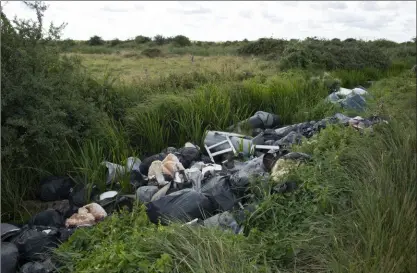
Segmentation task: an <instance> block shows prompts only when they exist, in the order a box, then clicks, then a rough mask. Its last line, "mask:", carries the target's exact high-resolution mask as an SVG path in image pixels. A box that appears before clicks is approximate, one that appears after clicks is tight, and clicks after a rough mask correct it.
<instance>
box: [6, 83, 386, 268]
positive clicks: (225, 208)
mask: <svg viewBox="0 0 417 273" xmlns="http://www.w3.org/2000/svg"><path fill="white" fill-rule="evenodd" d="M367 94H368V93H367V91H366V90H365V89H363V88H354V89H345V88H340V89H339V90H338V91H337V92H333V93H331V94H330V95H329V96H328V98H327V99H328V100H329V101H331V102H333V103H339V104H340V105H341V106H342V107H344V108H347V109H357V110H362V109H363V108H364V107H365V106H366V101H365V99H364V97H363V96H364V95H367ZM378 122H386V121H384V120H382V119H381V118H379V117H370V118H369V119H364V118H362V117H359V116H357V117H353V118H351V117H347V116H345V115H342V114H340V113H338V114H335V115H334V116H332V117H328V118H325V119H322V120H319V121H307V122H302V123H298V124H293V125H288V126H283V127H279V117H278V116H277V115H274V114H271V113H267V112H262V111H258V112H256V113H255V115H253V116H252V117H250V118H249V119H247V120H244V121H242V122H239V123H238V124H237V125H236V126H231V127H230V128H229V129H230V130H234V132H220V131H208V132H207V135H206V137H205V139H204V147H205V152H206V153H207V155H205V154H203V153H202V151H201V150H200V148H199V147H198V146H197V145H195V144H193V143H191V142H187V143H186V144H185V145H184V147H182V148H179V149H177V148H175V147H168V148H166V149H164V150H163V151H162V152H161V153H159V154H155V155H152V156H149V157H147V158H145V159H144V160H143V161H141V160H140V159H139V158H136V157H129V158H128V159H127V161H126V162H127V163H126V165H125V166H123V165H119V164H116V163H112V162H108V161H103V162H102V165H103V166H106V168H107V178H106V185H107V187H108V189H107V190H108V191H105V192H101V191H100V190H99V189H98V187H97V186H96V185H94V184H92V183H80V181H78V183H75V181H76V180H77V179H74V180H73V179H71V178H69V177H65V176H52V177H49V178H46V179H44V180H42V182H41V187H40V199H41V200H42V201H44V203H49V202H48V201H54V202H53V205H52V206H48V208H47V209H45V210H44V211H42V212H40V213H38V214H36V215H35V216H33V217H32V218H31V219H30V220H29V221H28V224H27V225H25V226H24V227H16V226H14V225H11V224H6V223H2V224H1V240H2V264H1V271H2V272H15V271H16V268H17V267H18V266H20V267H21V272H50V271H52V269H51V262H50V259H48V258H49V257H50V253H49V250H50V248H53V247H56V246H57V245H58V244H59V243H62V242H64V241H66V240H67V239H68V238H69V237H70V236H71V235H72V234H73V233H74V231H75V229H77V228H86V227H88V226H93V225H95V224H96V223H97V222H98V221H101V220H103V219H104V218H105V217H107V216H108V215H111V214H112V213H114V212H117V211H120V210H123V209H127V210H128V211H131V210H132V208H133V204H134V202H140V203H143V204H145V206H146V213H147V215H148V218H149V220H150V221H151V222H153V223H155V224H157V223H159V222H160V223H162V224H164V225H167V224H169V223H170V222H171V221H180V222H184V223H185V225H189V226H193V225H203V226H206V227H219V228H221V229H223V230H232V231H233V232H234V233H236V234H238V233H241V232H242V231H243V228H244V227H243V226H242V227H240V226H239V225H238V224H237V222H236V220H235V217H234V216H233V215H235V216H236V219H240V220H239V221H240V222H242V221H241V220H242V219H244V215H245V212H246V211H247V210H250V209H251V206H250V203H249V202H247V199H246V198H247V192H246V191H247V188H248V185H249V182H250V181H251V180H252V179H256V181H257V183H258V181H259V183H262V181H265V180H273V181H275V182H280V184H279V185H277V186H275V187H274V188H273V189H272V190H271V193H275V194H284V193H288V192H292V191H294V190H297V189H298V187H299V186H300V183H302V182H300V181H285V180H284V182H283V178H285V175H286V174H288V173H289V172H290V171H291V170H292V169H294V168H297V167H298V166H299V165H300V164H304V163H306V162H308V161H309V160H311V156H310V155H307V154H304V153H298V152H291V146H292V145H294V144H299V143H301V142H302V141H303V140H304V139H305V138H307V139H308V138H310V137H312V136H313V135H314V134H317V133H318V132H320V131H321V130H323V129H325V128H326V127H327V126H328V125H329V124H340V125H343V126H351V127H352V128H355V129H357V130H359V131H362V130H364V129H367V128H370V127H372V125H374V124H375V123H378ZM245 126H246V127H247V128H249V130H251V133H252V135H251V136H247V135H242V134H241V133H242V132H243V129H244V127H245ZM125 175H130V185H131V186H132V192H131V193H132V194H131V195H125V194H122V192H121V190H120V189H115V188H114V187H113V186H114V185H117V184H118V183H119V182H120V179H121V178H122V176H123V177H124V176H125ZM58 203H59V204H58ZM232 212H233V214H232Z"/></svg>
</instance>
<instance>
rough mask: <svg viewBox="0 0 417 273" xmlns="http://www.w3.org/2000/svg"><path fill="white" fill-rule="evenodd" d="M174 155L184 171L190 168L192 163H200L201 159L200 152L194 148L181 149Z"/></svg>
mask: <svg viewBox="0 0 417 273" xmlns="http://www.w3.org/2000/svg"><path fill="white" fill-rule="evenodd" d="M175 155H176V156H177V157H178V160H179V161H180V162H181V164H182V165H183V166H184V168H186V169H188V168H190V167H191V164H192V163H193V162H194V161H200V158H201V154H200V150H198V149H197V148H194V147H184V148H181V149H179V150H178V151H177V152H176V153H175Z"/></svg>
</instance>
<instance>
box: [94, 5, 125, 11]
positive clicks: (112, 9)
mask: <svg viewBox="0 0 417 273" xmlns="http://www.w3.org/2000/svg"><path fill="white" fill-rule="evenodd" d="M100 10H102V11H106V12H128V11H129V9H126V8H125V9H123V8H113V7H109V6H104V7H102V8H100Z"/></svg>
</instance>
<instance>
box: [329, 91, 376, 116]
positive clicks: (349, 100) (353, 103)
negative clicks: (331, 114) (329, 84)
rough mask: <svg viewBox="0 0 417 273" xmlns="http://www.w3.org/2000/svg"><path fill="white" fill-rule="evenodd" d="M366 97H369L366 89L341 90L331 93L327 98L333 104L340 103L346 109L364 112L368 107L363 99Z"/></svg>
mask: <svg viewBox="0 0 417 273" xmlns="http://www.w3.org/2000/svg"><path fill="white" fill-rule="evenodd" d="M365 95H368V92H367V91H366V90H365V89H364V88H360V87H356V88H353V89H346V88H340V89H339V91H336V92H333V93H331V94H330V95H329V96H328V97H327V100H328V101H330V102H332V103H339V104H340V106H342V108H344V109H353V110H357V111H361V112H362V111H364V110H365V107H366V100H365V98H364V97H363V96H365Z"/></svg>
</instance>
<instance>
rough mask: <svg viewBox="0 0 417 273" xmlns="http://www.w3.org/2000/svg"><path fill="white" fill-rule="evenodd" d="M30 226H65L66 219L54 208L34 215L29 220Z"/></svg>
mask: <svg viewBox="0 0 417 273" xmlns="http://www.w3.org/2000/svg"><path fill="white" fill-rule="evenodd" d="M28 224H29V226H47V227H57V228H60V227H63V226H64V225H65V220H64V217H63V215H62V214H61V213H60V212H59V211H57V210H54V209H48V210H44V211H42V212H39V213H38V214H36V215H35V216H33V217H32V218H31V219H30V220H29V222H28Z"/></svg>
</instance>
